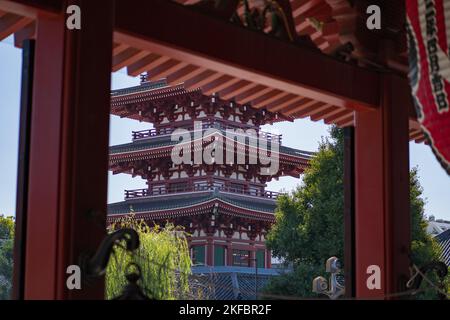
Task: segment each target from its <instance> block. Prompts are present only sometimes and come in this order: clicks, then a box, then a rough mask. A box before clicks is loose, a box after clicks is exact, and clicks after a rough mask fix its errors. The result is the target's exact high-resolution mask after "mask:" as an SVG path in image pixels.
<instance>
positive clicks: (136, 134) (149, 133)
mask: <svg viewBox="0 0 450 320" xmlns="http://www.w3.org/2000/svg"><path fill="white" fill-rule="evenodd" d="M176 129H186V130H190V131H193V130H194V127H186V128H182V127H180V128H172V127H168V128H159V129H155V128H152V129H148V130H140V131H133V132H132V139H133V141H136V140H141V139H147V138H152V137H157V136H160V135H168V134H172V132H174V131H175V130H176ZM206 129H218V130H222V131H226V130H227V129H232V130H235V129H239V128H237V127H230V126H225V125H223V124H219V123H217V122H215V123H211V122H207V123H204V124H203V125H202V130H206ZM240 129H243V130H245V128H240ZM256 132H257V133H258V134H259V138H261V139H266V140H267V141H276V142H278V143H279V144H280V145H281V139H282V135H281V134H279V135H278V134H273V133H270V132H265V131H261V130H256Z"/></svg>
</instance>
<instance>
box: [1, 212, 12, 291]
mask: <svg viewBox="0 0 450 320" xmlns="http://www.w3.org/2000/svg"><path fill="white" fill-rule="evenodd" d="M13 245H14V218H13V217H5V216H3V215H0V300H6V299H9V298H10V295H11V287H12V272H13Z"/></svg>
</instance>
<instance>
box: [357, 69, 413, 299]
mask: <svg viewBox="0 0 450 320" xmlns="http://www.w3.org/2000/svg"><path fill="white" fill-rule="evenodd" d="M397 81H399V78H398V77H396V76H394V75H385V76H383V81H382V83H381V86H382V87H381V89H382V90H381V91H382V97H381V103H380V108H379V109H378V110H376V111H370V112H356V121H355V126H356V130H355V131H356V132H355V184H356V188H355V207H356V216H355V233H356V235H355V239H356V248H355V251H356V253H355V259H356V263H355V264H356V296H357V298H384V297H386V295H389V294H390V293H394V292H398V291H401V290H404V288H403V287H402V286H403V285H404V280H405V279H407V277H408V276H409V271H408V265H409V259H408V254H409V251H410V212H409V149H408V148H409V146H408V108H407V106H406V105H405V104H404V103H402V102H403V101H406V99H407V97H406V98H405V97H402V96H401V95H402V94H406V93H407V92H409V91H408V90H404V91H402V92H393V90H392V88H393V85H394V84H395V83H396V82H397ZM372 265H376V266H379V267H380V271H381V288H380V289H376V288H375V289H370V288H369V287H368V286H367V280H368V278H369V276H370V274H368V273H367V269H368V267H369V266H372Z"/></svg>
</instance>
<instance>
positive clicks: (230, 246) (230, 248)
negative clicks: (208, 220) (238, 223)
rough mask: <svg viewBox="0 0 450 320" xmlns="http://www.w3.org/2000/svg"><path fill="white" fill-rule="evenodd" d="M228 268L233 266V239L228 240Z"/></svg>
mask: <svg viewBox="0 0 450 320" xmlns="http://www.w3.org/2000/svg"><path fill="white" fill-rule="evenodd" d="M226 259H227V266H232V265H233V247H232V245H231V239H228V238H227V257H226Z"/></svg>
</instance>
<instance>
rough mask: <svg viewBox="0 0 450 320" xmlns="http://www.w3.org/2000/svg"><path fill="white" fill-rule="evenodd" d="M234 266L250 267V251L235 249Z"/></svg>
mask: <svg viewBox="0 0 450 320" xmlns="http://www.w3.org/2000/svg"><path fill="white" fill-rule="evenodd" d="M233 266H236V267H250V251H248V250H238V249H233Z"/></svg>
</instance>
